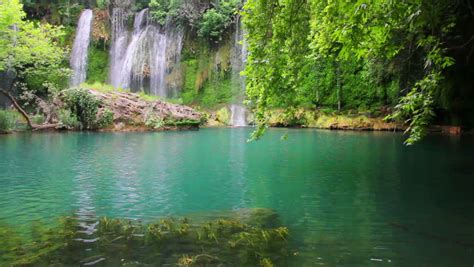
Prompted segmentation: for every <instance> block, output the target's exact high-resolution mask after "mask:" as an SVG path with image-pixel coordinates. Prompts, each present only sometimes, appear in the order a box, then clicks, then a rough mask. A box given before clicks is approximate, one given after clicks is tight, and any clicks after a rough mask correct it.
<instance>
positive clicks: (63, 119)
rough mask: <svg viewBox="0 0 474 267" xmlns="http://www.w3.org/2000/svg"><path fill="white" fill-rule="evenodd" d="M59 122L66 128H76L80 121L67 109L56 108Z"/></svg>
mask: <svg viewBox="0 0 474 267" xmlns="http://www.w3.org/2000/svg"><path fill="white" fill-rule="evenodd" d="M58 118H59V123H60V124H61V125H62V126H64V127H66V128H68V129H78V128H79V127H80V126H81V123H80V122H79V120H78V119H77V117H76V115H75V114H74V113H72V112H71V111H70V110H69V109H60V110H58Z"/></svg>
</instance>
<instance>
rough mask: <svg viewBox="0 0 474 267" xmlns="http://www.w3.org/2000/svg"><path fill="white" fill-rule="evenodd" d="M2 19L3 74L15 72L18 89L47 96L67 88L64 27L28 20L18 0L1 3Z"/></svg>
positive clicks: (0, 56) (0, 55) (0, 65)
mask: <svg viewBox="0 0 474 267" xmlns="http://www.w3.org/2000/svg"><path fill="white" fill-rule="evenodd" d="M0 18H1V19H0V33H1V34H0V72H2V71H6V70H10V71H13V72H14V73H15V77H16V79H15V80H16V81H17V82H20V83H22V86H20V87H18V88H19V89H22V88H26V89H28V90H31V91H33V92H37V93H40V94H47V93H49V91H51V90H52V89H53V90H54V89H58V88H64V87H65V86H66V85H67V83H68V79H67V77H68V76H69V70H68V69H67V68H66V67H65V66H66V65H65V64H66V62H65V58H66V57H65V56H66V53H65V52H66V51H65V49H64V48H62V47H60V46H59V45H58V41H59V39H60V37H61V36H62V34H63V32H62V29H61V27H55V26H52V25H50V24H46V23H33V22H30V21H26V20H25V13H24V12H23V10H22V5H21V4H20V3H19V1H17V0H11V1H6V2H3V3H2V4H0ZM6 89H9V90H10V89H11V88H6Z"/></svg>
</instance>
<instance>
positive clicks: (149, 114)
mask: <svg viewBox="0 0 474 267" xmlns="http://www.w3.org/2000/svg"><path fill="white" fill-rule="evenodd" d="M86 90H88V92H89V93H90V94H92V95H94V96H95V97H96V98H97V99H99V100H100V102H101V103H102V104H101V108H100V110H99V113H100V112H103V111H104V110H106V109H107V110H109V111H111V112H112V113H113V122H114V129H115V130H146V129H170V128H181V127H185V128H188V127H198V126H199V124H200V123H201V114H200V113H199V112H197V111H196V110H194V109H192V108H190V107H188V106H184V105H178V104H172V103H168V102H165V101H162V100H159V99H151V97H143V96H141V95H139V94H136V93H130V92H119V91H107V92H103V91H97V90H93V89H86Z"/></svg>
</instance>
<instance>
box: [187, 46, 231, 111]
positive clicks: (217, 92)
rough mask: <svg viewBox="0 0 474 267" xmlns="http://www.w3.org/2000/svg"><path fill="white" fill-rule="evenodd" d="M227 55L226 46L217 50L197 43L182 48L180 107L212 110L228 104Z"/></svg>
mask: <svg viewBox="0 0 474 267" xmlns="http://www.w3.org/2000/svg"><path fill="white" fill-rule="evenodd" d="M196 47H197V48H196ZM230 53H231V47H230V43H229V42H225V43H224V42H223V43H222V44H221V45H220V46H219V47H217V48H212V47H209V46H208V45H207V44H205V43H204V44H203V43H199V42H197V43H191V44H189V45H188V46H186V47H184V51H183V56H182V65H183V67H184V68H183V72H184V83H183V88H182V90H181V98H182V100H183V103H184V104H194V105H200V106H202V107H204V108H214V107H216V106H219V105H221V104H226V103H229V102H230V101H231V99H232V93H233V92H232V81H231V75H232V74H231V71H232V70H231V66H230V56H231V55H230Z"/></svg>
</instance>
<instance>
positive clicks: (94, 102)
mask: <svg viewBox="0 0 474 267" xmlns="http://www.w3.org/2000/svg"><path fill="white" fill-rule="evenodd" d="M63 100H64V102H65V104H66V107H67V108H68V109H69V110H70V111H71V112H72V113H73V114H74V115H75V116H76V117H77V118H78V120H79V121H80V123H81V128H84V129H95V128H96V121H97V118H96V117H97V116H96V114H97V112H98V111H99V105H100V104H101V102H100V100H98V99H97V98H96V97H95V96H94V95H92V94H90V93H89V92H88V91H87V90H85V89H81V88H72V89H68V90H65V91H63Z"/></svg>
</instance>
